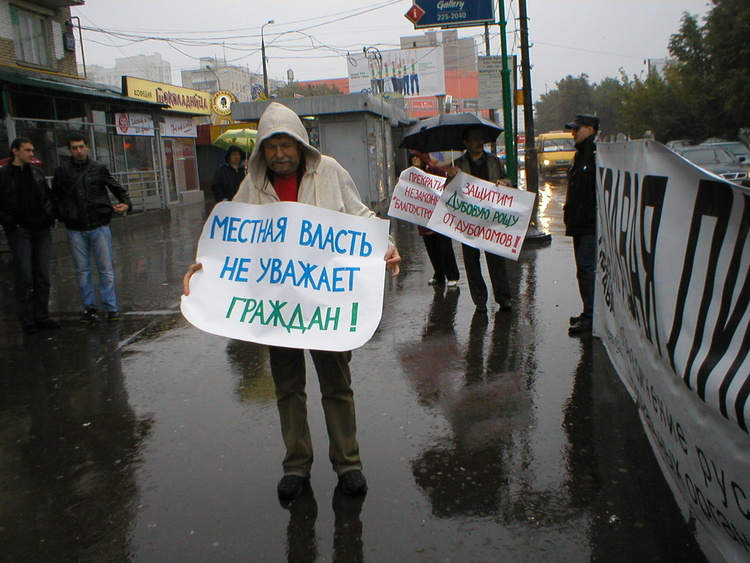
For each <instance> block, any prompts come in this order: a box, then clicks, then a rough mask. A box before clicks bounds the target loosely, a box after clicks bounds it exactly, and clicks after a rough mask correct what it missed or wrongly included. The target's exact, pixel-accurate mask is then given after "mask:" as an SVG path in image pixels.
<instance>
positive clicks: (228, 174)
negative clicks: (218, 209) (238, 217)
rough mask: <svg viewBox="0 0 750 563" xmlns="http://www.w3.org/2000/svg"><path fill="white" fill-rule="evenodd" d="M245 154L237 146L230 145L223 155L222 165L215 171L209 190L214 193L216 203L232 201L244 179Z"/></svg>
mask: <svg viewBox="0 0 750 563" xmlns="http://www.w3.org/2000/svg"><path fill="white" fill-rule="evenodd" d="M244 160H245V152H244V151H243V150H242V149H241V148H240V147H238V146H237V145H232V146H231V147H229V148H228V149H227V154H225V155H224V161H225V162H224V164H222V165H221V166H219V167H218V168H217V169H216V173H215V174H214V181H213V182H211V188H212V189H213V192H214V199H215V200H216V203H219V202H220V201H232V198H233V197H234V194H236V193H237V189H238V188H239V187H240V183H242V180H244V179H245V166H244V164H243V162H244Z"/></svg>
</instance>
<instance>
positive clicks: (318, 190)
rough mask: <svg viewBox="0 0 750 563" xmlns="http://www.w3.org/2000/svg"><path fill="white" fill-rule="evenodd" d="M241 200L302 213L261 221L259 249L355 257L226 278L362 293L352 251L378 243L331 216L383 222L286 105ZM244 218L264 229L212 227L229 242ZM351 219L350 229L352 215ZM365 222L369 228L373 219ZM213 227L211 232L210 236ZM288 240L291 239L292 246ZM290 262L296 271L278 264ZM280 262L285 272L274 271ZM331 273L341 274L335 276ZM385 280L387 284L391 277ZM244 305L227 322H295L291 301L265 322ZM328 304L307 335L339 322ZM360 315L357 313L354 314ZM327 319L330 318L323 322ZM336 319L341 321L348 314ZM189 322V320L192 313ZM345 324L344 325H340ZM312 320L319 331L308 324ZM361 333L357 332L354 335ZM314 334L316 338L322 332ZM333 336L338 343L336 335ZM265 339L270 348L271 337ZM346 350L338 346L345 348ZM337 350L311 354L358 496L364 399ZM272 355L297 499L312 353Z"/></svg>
mask: <svg viewBox="0 0 750 563" xmlns="http://www.w3.org/2000/svg"><path fill="white" fill-rule="evenodd" d="M233 202H234V203H223V204H221V206H224V207H225V208H226V206H229V207H232V206H235V205H236V203H237V202H239V203H249V204H253V205H262V204H274V203H276V205H277V207H278V208H279V209H291V210H292V213H289V214H287V215H288V216H285V217H282V218H278V217H277V218H276V219H275V220H274V219H265V220H260V219H259V220H257V224H258V225H263V227H262V232H263V233H264V235H263V237H262V238H263V240H262V241H260V239H261V237H260V236H255V235H256V234H257V233H260V232H261V230H258V229H255V230H253V231H252V233H253V236H255V239H257V241H260V242H269V243H270V242H274V243H279V242H280V241H281V242H283V243H284V245H286V246H291V245H292V244H291V243H293V242H299V244H300V245H305V244H306V245H309V246H316V247H317V248H316V249H315V250H317V251H320V252H323V251H325V250H330V252H331V253H336V252H338V253H342V252H343V253H344V254H345V256H342V257H337V259H339V261H338V262H336V264H338V265H339V267H330V268H328V267H326V266H319V265H318V264H313V263H312V261H311V262H310V263H305V262H304V261H302V260H292V259H289V260H288V261H286V262H283V261H282V260H280V259H278V258H275V259H273V260H271V259H268V258H266V260H265V262H264V258H263V257H260V258H257V259H255V262H252V261H251V260H253V259H251V258H246V259H245V262H244V263H243V262H237V259H236V258H235V259H234V261H233V262H231V263H230V260H228V259H227V260H226V262H225V265H224V267H223V269H222V270H221V276H224V273H225V271H228V272H229V274H227V276H228V277H231V276H234V277H235V278H237V277H238V276H244V277H243V278H242V279H243V280H245V279H248V280H250V281H254V282H259V283H260V282H266V281H269V280H270V281H271V282H272V283H275V285H274V286H273V287H271V286H262V287H264V288H268V291H274V290H276V289H278V287H279V285H280V284H283V283H285V282H286V285H287V286H289V287H291V286H295V287H296V288H299V287H300V286H309V287H311V288H313V289H314V290H316V291H318V292H321V291H322V292H324V293H322V296H323V297H322V298H321V299H324V298H325V299H331V300H332V299H334V298H335V297H336V296H338V295H340V294H341V292H345V291H349V290H351V289H352V286H353V285H354V281H353V280H354V279H355V270H356V271H357V274H358V275H359V274H362V271H360V270H359V267H358V266H354V265H353V264H354V262H353V260H354V259H355V258H357V257H355V256H352V255H348V254H354V252H352V253H349V252H348V251H349V250H352V249H362V248H371V247H369V246H367V245H369V243H368V242H367V240H366V233H363V234H360V233H359V232H358V231H357V230H355V229H352V228H348V227H347V228H346V229H338V230H336V229H335V228H334V227H332V226H331V225H330V223H325V221H326V220H327V217H328V215H327V214H330V211H334V212H340V213H345V214H347V215H350V216H355V217H357V218H368V219H372V218H375V220H376V221H379V219H377V218H376V217H375V214H374V213H373V212H372V211H370V210H369V209H368V208H367V206H365V205H364V204H363V203H362V201H361V199H360V196H359V192H358V191H357V188H356V186H355V185H354V182H353V181H352V179H351V176H350V175H349V173H348V172H347V171H346V170H344V168H343V167H342V166H341V165H340V164H339V163H338V162H336V161H335V160H334V159H332V158H330V157H327V156H325V155H322V154H320V152H319V151H318V150H317V149H315V148H314V147H313V146H311V145H310V142H309V139H308V135H307V131H306V130H305V127H304V125H303V124H302V121H301V120H300V118H299V117H298V116H297V114H295V113H294V112H293V111H292V110H290V109H288V108H287V107H285V106H283V105H282V104H279V103H275V102H274V103H271V104H270V105H269V106H268V108H267V109H266V111H265V112H264V113H263V115H262V116H261V118H260V122H259V124H258V136H257V142H256V145H255V148H254V150H253V153H252V155H251V156H250V159H249V162H248V174H247V176H246V177H245V180H244V181H243V182H242V184H241V185H240V188H239V191H238V192H237V195H236V196H235V197H234V199H233ZM277 202H299V203H304V204H307V205H310V206H316V207H319V208H322V209H320V210H319V212H318V213H309V212H307V213H306V217H304V218H303V219H301V220H299V221H295V220H294V217H292V215H293V214H294V212H295V210H296V211H298V210H299V208H296V207H295V206H296V204H279V203H277ZM284 206H286V207H284ZM290 206H291V207H290ZM217 207H220V206H217ZM248 209H251V207H250V206H248ZM252 209H257V208H252ZM263 209H271V207H268V208H266V207H265V206H264V208H263ZM302 209H304V208H302ZM327 210H330V211H327ZM234 219H237V224H238V225H255V224H256V223H254V222H253V221H251V220H249V219H238V218H236V217H232V218H231V219H230V218H227V217H224V218H219V219H214V220H213V225H212V226H210V229H211V230H212V231H213V234H214V235H215V234H216V232H221V231H222V229H221V228H220V227H217V225H218V226H221V225H224V226H225V228H224V230H223V233H224V235H222V236H223V237H224V240H226V239H227V233H231V232H235V234H236V233H241V231H239V230H236V231H231V229H229V228H228V227H227V226H228V225H231V224H232V223H231V221H233V220H234ZM352 219H354V218H352ZM334 220H335V215H334ZM349 220H350V219H349ZM209 221H211V218H209ZM263 221H265V222H263ZM341 221H344V218H343V217H342V218H341ZM296 223H299V224H300V225H301V227H300V228H299V229H298V231H299V233H297V232H296V231H295V227H294V225H295V224H296ZM365 223H368V224H369V220H368V221H365ZM326 225H327V226H326ZM208 228H209V227H206V228H204V237H205V236H206V233H207V229H208ZM259 229H260V227H259ZM334 231H335V232H334ZM250 232H251V231H250V229H249V228H248V229H246V232H245V234H240V235H238V236H239V237H240V238H242V239H243V240H242V242H245V243H246V244H247V241H248V239H249V236H250V235H248V234H247V233H250ZM342 233H343V234H342ZM295 235H296V238H295ZM285 236H286V237H287V239H286V240H285V238H284V237H285ZM383 237H384V238H383V240H384V241H385V240H386V239H387V242H386V243H384V244H383V245H382V246H380V247H378V248H381V249H382V248H387V250H386V251H385V267H386V269H388V270H391V272H392V275H393V276H396V275H398V273H399V263H400V261H401V257H400V256H399V254H398V252H397V250H396V248H395V246H393V242H392V240H391V239H390V237H387V230H386V232H385V234H384V235H383ZM217 238H221V236H217ZM230 238H231V236H230ZM255 239H254V240H255ZM266 239H268V240H266ZM202 240H203V239H202ZM233 240H236V239H233ZM257 241H256V242H257ZM372 248H375V247H372ZM358 254H359V255H360V257H361V255H362V254H366V253H365V252H361V251H360V252H358ZM381 255H382V254H381ZM199 256H200V248H199ZM274 260H275V262H274ZM256 262H257V263H258V264H260V269H259V270H258V272H259V273H258V275H257V276H254V275H252V267H253V265H255V264H256ZM282 263H284V264H286V266H278V264H282ZM237 264H240V265H239V266H238V265H237ZM242 264H244V265H242ZM273 264H277V265H276V266H274V265H273ZM380 264H382V262H380ZM201 268H202V264H200V263H198V264H193V265H192V266H191V267H190V268H189V269H188V271H187V273H186V274H185V279H184V280H183V292H184V294H185V297H184V298H183V312H185V311H186V303H187V302H188V301H190V299H193V297H192V296H191V297H190V298H188V297H187V296H188V295H189V294H190V289H191V287H190V286H191V285H195V282H196V280H193V281H192V282H191V278H192V276H193V275H194V274H195V273H196V272H197V271H198V270H201ZM206 268H208V266H206ZM295 268H297V269H300V272H295V271H294V270H295ZM380 268H381V270H380V272H382V271H383V270H382V266H380ZM363 270H364V268H363ZM328 271H330V272H331V273H330V274H328V273H326V272H328ZM381 275H382V274H381ZM274 276H275V278H274ZM196 277H197V276H196ZM363 277H364V274H363ZM198 281H200V280H198ZM380 282H381V285H382V277H381V278H380ZM259 287H261V286H259ZM268 291H266V290H265V289H264V292H265V293H268ZM325 292H329V293H325ZM237 299H238V298H236V297H235V298H234V300H235V301H233V302H232V307H231V309H230V310H228V312H227V315H226V316H227V317H231V316H236V315H237V314H238V311H240V312H241V316H240V318H241V319H242V320H244V321H245V322H250V320H252V319H254V318H259V319H260V320H259V321H258V322H257V323H256V324H257V325H258V326H260V325H267V326H271V325H276V324H281V325H282V326H283V325H284V324H285V321H284V320H283V311H284V310H285V309H283V307H284V306H285V305H286V304H287V303H286V301H284V302H283V303H282V300H281V299H278V300H276V301H273V300H269V303H270V305H271V307H273V311H272V312H271V313H268V311H267V312H266V316H265V317H264V316H263V315H262V314H260V313H258V310H259V309H260V308H261V305H262V302H263V299H261V297H257V299H249V298H246V299H240V302H239V305H237V306H235V305H236V301H237ZM250 302H252V307H254V309H253V310H252V311H251V312H248V311H250V308H249V305H248V303H250ZM321 303H323V302H322V301H318V307H317V308H315V311H316V313H315V314H317V315H318V316H317V317H316V316H315V314H313V315H312V316H310V317H306V320H305V321H304V322H303V321H302V320H301V319H302V318H303V314H302V313H299V314H297V319H298V321H297V322H296V328H298V329H300V330H299V332H305V331H306V330H308V329H313V328H320V327H321V326H322V325H323V323H326V324H327V323H328V322H329V320H330V318H331V313H330V311H328V313H320V312H319V311H320V309H321ZM323 305H325V303H323ZM299 307H300V305H297V309H295V310H294V312H295V314H296V313H297V312H298V309H299ZM329 309H330V307H329ZM355 314H356V309H355V311H354V312H353V313H352V315H353V316H354V315H355ZM325 315H329V316H328V317H327V318H323V317H325ZM336 315H338V311H337V312H336ZM186 316H188V315H187V314H186ZM335 318H336V322H337V323H338V320H339V319H338V317H335ZM316 321H317V322H316ZM191 322H192V320H191ZM308 322H309V325H308V324H305V323H308ZM287 323H288V324H287V325H286V328H287V330H288V331H289V330H290V327H291V324H292V323H291V322H289V321H287ZM291 328H295V327H291ZM351 330H354V328H352V329H351ZM310 331H311V332H314V330H310ZM217 333H218V332H217ZM328 338H329V339H330V340H335V338H334V337H331V336H329V337H328ZM256 341H260V342H263V339H258V340H256ZM285 342H287V341H285ZM288 342H290V343H291V344H292V345H294V344H296V342H295V341H294V339H292V338H290V339H289V340H288ZM266 343H267V342H266ZM285 345H286V344H285ZM340 349H341V348H338V350H340ZM335 350H337V348H336V346H331V347H329V348H328V349H327V350H310V354H311V356H312V359H313V363H314V364H315V369H316V371H317V374H318V380H319V383H320V389H321V394H322V403H323V410H324V412H325V419H326V426H327V429H328V437H329V441H330V448H329V457H330V460H331V463H332V465H333V469H334V471H335V472H336V473H337V474H338V481H339V487H340V488H341V490H342V491H343V492H344V493H346V494H350V495H356V494H362V493H364V492H365V491H366V490H367V481H366V480H365V477H364V475H363V474H362V462H361V460H360V456H359V446H358V444H357V437H356V421H355V410H354V398H353V392H352V389H351V373H350V370H349V361H350V359H351V351H335ZM269 351H270V360H271V374H272V376H273V380H274V385H275V388H276V401H277V406H278V410H279V415H280V419H281V433H282V436H283V439H284V444H285V446H286V456H285V457H284V461H283V469H284V476H283V478H282V479H281V481H279V483H278V487H277V491H278V495H279V498H281V499H293V498H296V497H298V496H299V495H300V494H301V493H302V492H303V490H304V487H305V486H306V484H307V482H308V481H309V479H310V470H311V467H312V462H313V450H312V441H311V438H310V430H309V427H308V423H307V404H306V398H307V396H306V394H305V359H304V349H302V348H300V347H281V346H279V345H275V344H274V345H269Z"/></svg>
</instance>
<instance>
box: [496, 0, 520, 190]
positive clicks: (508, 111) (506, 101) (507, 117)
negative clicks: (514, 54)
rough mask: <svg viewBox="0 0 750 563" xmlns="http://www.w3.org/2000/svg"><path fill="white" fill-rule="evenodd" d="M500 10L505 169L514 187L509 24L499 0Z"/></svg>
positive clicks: (501, 0)
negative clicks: (506, 36)
mask: <svg viewBox="0 0 750 563" xmlns="http://www.w3.org/2000/svg"><path fill="white" fill-rule="evenodd" d="M498 3H499V8H500V14H499V17H500V55H501V56H502V58H503V68H502V70H501V71H500V74H501V75H502V79H503V127H504V128H505V167H506V169H507V172H508V177H509V178H510V180H511V182H513V184H514V185H517V184H518V167H517V166H516V139H515V137H516V136H515V132H514V131H513V110H512V107H511V104H512V103H513V98H511V92H510V69H509V68H508V43H507V41H506V40H505V31H506V29H507V27H508V22H507V20H506V19H505V2H504V0H498Z"/></svg>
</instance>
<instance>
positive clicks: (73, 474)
mask: <svg viewBox="0 0 750 563" xmlns="http://www.w3.org/2000/svg"><path fill="white" fill-rule="evenodd" d="M563 198H564V186H560V185H552V184H545V186H543V187H542V188H541V189H540V201H541V202H542V205H541V213H540V224H541V225H542V226H548V227H549V230H550V231H551V232H552V235H553V240H552V243H551V244H548V245H546V246H543V247H538V248H526V249H524V251H523V252H522V253H521V256H520V259H519V261H518V262H517V263H512V264H509V267H508V271H509V276H510V279H511V286H512V288H513V292H514V296H513V299H514V310H513V312H511V313H507V312H501V311H499V310H498V309H497V307H494V308H493V309H491V310H490V313H489V315H487V316H483V315H480V316H476V315H474V314H473V312H474V307H473V305H472V303H471V299H470V297H469V292H468V289H467V288H466V283H465V277H464V278H463V279H462V281H461V283H460V286H459V289H451V290H447V289H445V288H434V287H431V286H428V285H427V284H426V282H427V279H428V278H429V273H430V269H429V266H428V265H427V264H428V262H427V257H426V254H425V252H424V246H423V245H422V244H421V241H420V240H419V237H418V236H417V233H416V229H415V228H414V227H413V226H410V225H407V224H405V223H400V222H399V223H397V224H395V225H394V227H393V232H394V235H395V237H396V239H397V241H398V245H399V249H400V252H401V254H402V256H403V257H404V264H403V273H402V275H401V276H399V278H397V279H396V280H391V279H388V280H387V281H386V295H385V303H384V315H383V320H382V322H381V326H380V328H379V329H378V331H377V332H376V334H375V335H374V337H373V339H372V340H371V341H370V342H368V344H367V345H365V346H363V347H362V348H361V349H359V350H356V351H354V359H353V361H352V373H353V387H354V391H355V395H356V401H357V419H358V429H359V430H358V434H359V436H358V437H359V442H360V447H361V450H362V456H363V461H364V464H365V468H364V470H365V473H366V475H367V478H368V483H369V486H370V489H369V492H368V494H367V495H366V496H362V497H354V498H350V497H347V496H345V495H342V494H341V493H340V491H339V490H338V489H337V488H336V476H335V474H334V473H333V472H332V471H331V470H330V466H329V465H328V463H327V459H326V457H327V456H326V444H327V436H326V430H325V420H324V415H323V413H322V409H321V408H320V392H319V390H318V384H317V377H316V375H315V373H314V370H313V368H312V367H310V368H309V371H308V389H307V392H308V408H309V420H310V427H311V432H312V434H313V436H312V437H313V443H314V445H315V451H316V453H317V459H316V463H315V465H314V467H313V474H312V479H311V482H310V486H309V489H308V490H306V491H305V493H304V494H303V495H302V496H301V497H300V498H299V499H297V500H295V501H293V502H291V503H288V504H285V505H281V504H280V503H279V501H278V499H277V497H276V488H275V486H276V482H277V481H278V479H279V478H280V477H281V459H282V456H283V446H282V443H281V436H280V432H279V424H278V415H277V413H276V409H275V398H274V391H273V382H272V380H271V377H270V372H269V367H268V352H267V350H266V348H265V347H263V346H258V345H255V344H250V343H246V342H238V341H233V340H229V339H225V338H220V337H216V336H212V335H208V334H205V333H201V332H199V331H197V330H196V329H194V328H193V327H191V326H189V325H188V324H187V323H186V322H185V321H184V320H183V319H182V317H181V315H180V314H179V312H178V309H177V306H178V303H179V281H180V278H181V276H182V272H183V271H184V268H185V267H186V265H187V264H188V263H189V262H191V261H192V259H193V253H194V250H195V242H196V240H197V236H198V232H199V231H200V227H201V224H202V217H203V214H202V213H197V214H195V212H194V211H190V210H189V208H185V209H184V210H182V211H179V210H175V211H172V212H169V213H167V214H166V215H164V214H162V215H161V216H160V215H158V214H156V213H154V214H152V215H151V216H150V217H144V218H140V219H139V218H133V219H132V220H130V219H128V221H129V222H122V223H120V224H118V225H116V227H117V228H118V229H119V233H116V236H115V240H116V244H117V248H116V249H115V255H116V267H117V268H118V271H117V272H116V274H117V276H118V278H117V279H118V280H119V281H118V287H119V286H122V288H123V290H122V303H123V306H122V308H123V311H124V312H125V314H124V315H123V321H122V322H121V323H120V324H114V325H113V324H106V323H100V324H99V325H96V326H93V327H86V326H80V325H78V324H77V323H76V322H75V320H74V319H75V318H76V314H80V313H77V305H76V303H77V296H76V295H75V287H74V286H75V284H74V281H73V280H72V277H71V272H72V266H71V264H70V260H69V257H68V256H67V249H66V248H64V247H60V246H58V247H56V250H55V259H54V265H53V270H54V272H55V274H54V281H53V300H54V303H55V305H54V307H55V311H59V312H60V313H61V315H60V316H61V317H62V319H63V324H64V326H63V329H61V330H60V331H57V332H55V333H54V334H49V335H34V337H31V338H29V337H24V336H23V335H22V334H20V332H19V331H18V330H17V326H16V323H15V319H14V318H12V316H10V315H4V316H3V318H2V319H0V361H2V365H3V370H2V374H1V375H0V550H2V551H0V553H2V554H3V555H2V557H3V559H4V560H8V561H24V562H25V561H130V560H133V561H180V562H189V561H196V562H199V561H254V562H255V561H260V562H264V561H267V562H273V563H276V562H278V561H285V560H286V561H295V562H299V561H303V562H304V561H311V562H313V561H337V562H340V563H345V562H346V563H349V562H358V561H388V562H390V561H415V562H433V561H556V562H557V561H589V560H590V561H596V560H599V561H664V562H672V561H686V562H690V561H703V560H704V558H703V556H702V554H701V553H700V550H699V549H698V547H697V545H696V543H695V540H694V539H693V538H692V536H691V533H690V530H689V527H688V525H687V524H685V523H684V521H683V520H682V518H681V516H680V514H679V511H678V509H677V507H676V505H675V503H674V501H673V499H672V497H671V494H670V493H669V490H668V488H667V486H666V484H665V483H664V481H663V478H662V476H661V474H660V472H659V469H658V467H657V465H656V462H655V460H654V457H653V455H652V453H651V451H650V447H649V445H648V443H647V441H646V438H645V435H644V433H643V431H642V429H641V426H640V421H639V419H638V416H637V410H636V408H635V406H634V405H633V403H632V401H631V400H630V398H629V396H628V395H627V393H626V392H625V391H624V389H623V387H622V386H621V385H620V383H619V381H618V380H617V378H616V375H615V374H614V372H613V370H612V367H611V365H610V364H609V361H608V359H607V358H606V354H605V353H604V350H603V349H602V347H601V345H600V344H599V343H598V342H597V341H596V339H593V338H591V337H589V336H585V337H578V338H570V337H569V336H568V334H567V317H568V316H569V315H570V314H574V313H576V312H578V311H577V308H578V303H579V302H578V296H577V293H576V288H575V282H574V277H573V276H574V268H573V265H572V250H571V244H570V241H569V240H568V239H566V238H565V237H563V236H562V234H561V232H560V229H561V220H560V215H561V202H562V199H563ZM136 226H137V228H136ZM117 234H120V235H121V236H120V237H117ZM3 260H4V258H3V257H2V256H0V263H3ZM3 265H4V266H5V265H7V264H6V263H3ZM8 271H9V270H8V269H7V268H4V269H2V270H0V300H1V301H2V307H3V309H2V310H3V311H8V310H9V308H10V307H12V293H11V291H10V289H9V288H10V281H9V273H8ZM462 273H463V272H462ZM308 365H309V366H311V365H312V362H308Z"/></svg>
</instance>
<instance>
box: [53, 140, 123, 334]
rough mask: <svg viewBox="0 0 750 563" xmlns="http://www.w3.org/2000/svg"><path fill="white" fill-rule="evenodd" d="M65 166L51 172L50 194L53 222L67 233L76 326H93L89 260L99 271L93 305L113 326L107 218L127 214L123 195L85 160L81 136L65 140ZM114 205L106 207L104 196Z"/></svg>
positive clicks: (106, 175) (85, 144)
mask: <svg viewBox="0 0 750 563" xmlns="http://www.w3.org/2000/svg"><path fill="white" fill-rule="evenodd" d="M68 150H70V160H69V161H66V162H63V163H62V164H61V165H60V166H58V167H57V170H55V176H54V178H53V180H52V191H53V194H54V197H55V208H56V214H57V219H58V220H59V221H61V222H62V223H65V227H66V228H67V229H68V243H69V244H70V252H71V254H72V255H73V263H74V264H75V269H76V277H77V279H78V289H79V291H80V292H81V301H82V302H83V309H84V313H83V316H82V317H81V319H80V320H81V323H92V322H95V321H96V320H97V316H98V314H99V307H98V306H97V303H96V296H95V294H94V284H93V280H92V278H91V257H92V256H93V257H94V262H95V263H96V268H97V270H98V271H99V299H100V301H101V307H102V309H104V311H105V312H106V314H107V320H109V321H119V320H120V316H119V313H118V310H117V298H116V296H115V273H114V268H113V267H112V232H111V231H110V228H109V222H110V221H111V219H112V213H113V212H116V213H124V212H125V211H128V210H130V209H131V208H132V205H131V203H130V196H129V195H128V191H127V190H126V189H125V188H123V187H122V186H121V185H120V183H119V182H118V181H117V180H116V179H115V178H114V176H112V173H111V172H110V171H109V169H108V168H107V166H106V165H105V164H103V163H101V162H98V161H96V160H92V159H90V158H89V154H88V153H89V146H88V142H87V141H86V137H84V136H83V135H82V134H81V133H72V134H71V135H69V136H68ZM107 190H109V192H111V193H112V195H113V196H114V197H115V198H116V199H117V201H118V203H117V204H115V205H112V203H111V202H110V199H109V193H108V191H107Z"/></svg>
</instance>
